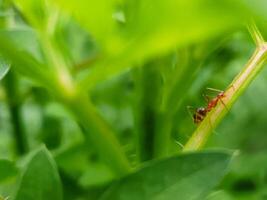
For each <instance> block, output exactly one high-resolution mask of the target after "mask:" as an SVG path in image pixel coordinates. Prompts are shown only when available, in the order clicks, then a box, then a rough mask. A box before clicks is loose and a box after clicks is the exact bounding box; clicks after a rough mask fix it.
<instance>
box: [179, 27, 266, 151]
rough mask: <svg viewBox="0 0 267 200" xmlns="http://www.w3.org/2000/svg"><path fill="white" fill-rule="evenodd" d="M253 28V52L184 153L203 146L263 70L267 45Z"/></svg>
mask: <svg viewBox="0 0 267 200" xmlns="http://www.w3.org/2000/svg"><path fill="white" fill-rule="evenodd" d="M253 26H254V28H253V29H250V31H252V32H251V33H252V37H253V38H254V39H256V40H255V42H256V44H257V48H256V50H255V52H254V53H253V55H252V57H251V58H250V60H249V61H248V63H247V64H246V65H245V67H244V69H243V70H242V71H241V72H240V73H239V74H238V75H237V76H236V78H235V79H234V80H233V82H232V83H231V84H230V85H229V87H228V89H227V90H226V91H225V97H224V98H222V102H220V101H219V103H218V105H217V106H216V107H215V108H214V109H213V110H212V111H211V112H210V113H209V114H208V115H207V116H206V117H205V119H204V120H203V122H202V123H201V124H200V125H199V126H198V128H197V129H196V130H195V132H194V133H193V135H192V136H191V138H190V139H189V141H188V142H187V143H186V145H185V147H184V151H193V150H197V149H200V148H201V147H203V146H204V145H205V143H206V141H207V140H208V138H209V136H210V135H211V132H212V130H213V129H215V127H216V126H217V125H218V124H219V123H220V121H221V120H222V119H223V117H224V116H225V115H226V114H227V111H228V110H229V109H230V108H231V107H232V105H233V104H234V103H235V101H236V100H237V99H238V97H239V96H241V94H242V93H243V92H244V90H245V89H246V88H247V87H248V86H249V84H250V83H251V82H252V81H253V80H254V78H255V77H256V76H257V74H258V73H259V72H260V71H261V69H262V68H263V63H264V62H265V61H266V59H267V43H266V42H264V41H263V39H262V36H261V34H260V33H259V31H258V29H257V28H256V26H255V25H253Z"/></svg>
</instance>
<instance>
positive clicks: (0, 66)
mask: <svg viewBox="0 0 267 200" xmlns="http://www.w3.org/2000/svg"><path fill="white" fill-rule="evenodd" d="M9 69H10V64H9V63H7V62H6V61H4V60H2V59H0V80H2V79H3V78H4V77H5V76H6V75H7V73H8V72H9Z"/></svg>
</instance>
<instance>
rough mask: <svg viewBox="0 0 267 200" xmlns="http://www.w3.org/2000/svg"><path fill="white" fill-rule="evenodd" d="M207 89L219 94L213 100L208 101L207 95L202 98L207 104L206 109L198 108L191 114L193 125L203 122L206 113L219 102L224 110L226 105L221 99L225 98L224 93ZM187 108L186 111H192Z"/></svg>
mask: <svg viewBox="0 0 267 200" xmlns="http://www.w3.org/2000/svg"><path fill="white" fill-rule="evenodd" d="M207 89H208V90H211V91H216V92H219V93H218V95H217V96H216V97H214V98H213V99H209V97H208V96H207V95H205V96H204V97H205V99H206V100H207V103H208V105H207V107H200V108H197V109H195V110H194V114H193V116H192V118H193V121H194V123H195V124H197V125H198V124H200V123H201V122H202V121H203V120H204V118H205V117H206V115H207V113H208V112H210V111H211V110H212V109H213V108H215V107H216V105H217V104H218V102H219V101H221V102H222V104H223V105H224V106H225V108H226V105H225V104H224V103H223V101H222V98H223V97H225V93H224V91H221V90H216V89H213V88H207ZM187 108H188V109H192V107H187ZM190 113H191V112H190ZM190 115H191V114H190Z"/></svg>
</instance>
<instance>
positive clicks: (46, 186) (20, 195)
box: [15, 147, 63, 200]
mask: <svg viewBox="0 0 267 200" xmlns="http://www.w3.org/2000/svg"><path fill="white" fill-rule="evenodd" d="M26 199H27V200H47V199H53V200H62V199H63V197H62V186H61V182H60V177H59V174H58V172H57V167H56V164H55V162H54V160H53V158H52V157H51V155H50V153H49V152H48V150H47V149H46V148H45V147H42V148H41V149H40V150H38V151H37V152H36V153H35V154H34V156H33V157H32V158H31V160H30V161H29V163H28V164H27V167H26V170H25V171H24V173H23V175H22V179H21V182H20V185H19V188H18V191H17V194H16V198H15V200H26Z"/></svg>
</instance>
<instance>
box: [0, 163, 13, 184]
mask: <svg viewBox="0 0 267 200" xmlns="http://www.w3.org/2000/svg"><path fill="white" fill-rule="evenodd" d="M16 175H17V168H16V166H15V165H14V163H12V162H10V161H8V160H0V182H4V181H7V180H8V179H10V178H12V177H15V176H16Z"/></svg>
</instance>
